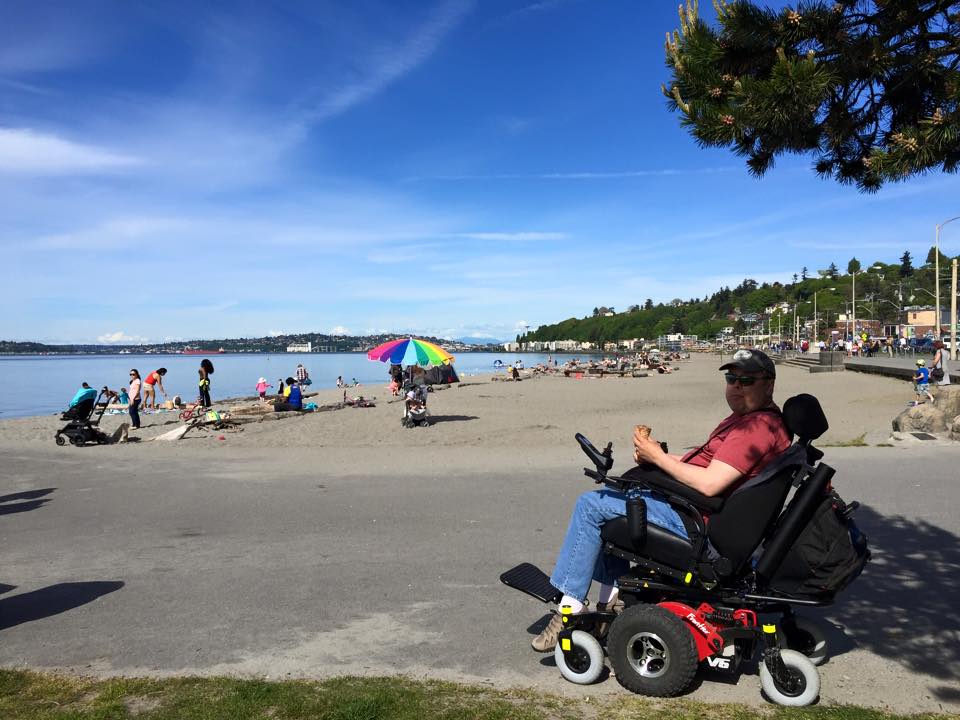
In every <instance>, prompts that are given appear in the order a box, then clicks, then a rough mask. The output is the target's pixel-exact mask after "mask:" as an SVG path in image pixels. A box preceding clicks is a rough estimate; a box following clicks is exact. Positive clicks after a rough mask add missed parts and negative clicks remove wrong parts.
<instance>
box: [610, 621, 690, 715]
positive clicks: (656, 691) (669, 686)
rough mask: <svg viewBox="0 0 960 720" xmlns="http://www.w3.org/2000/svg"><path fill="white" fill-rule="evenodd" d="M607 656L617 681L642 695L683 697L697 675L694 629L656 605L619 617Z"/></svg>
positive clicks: (613, 624) (612, 625)
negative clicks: (681, 694) (692, 631)
mask: <svg viewBox="0 0 960 720" xmlns="http://www.w3.org/2000/svg"><path fill="white" fill-rule="evenodd" d="M607 655H608V656H609V658H610V665H611V666H612V667H613V671H614V673H616V676H617V682H619V683H620V684H621V685H623V686H624V687H625V688H626V689H627V690H630V691H631V692H635V693H639V694H640V695H650V696H653V697H670V696H672V695H679V694H680V693H682V692H683V691H684V690H686V689H687V688H688V687H690V683H691V682H693V678H694V675H696V672H697V661H698V655H697V648H696V645H695V643H694V641H693V635H691V634H690V630H689V629H688V628H687V626H686V625H684V624H683V621H682V620H680V618H678V617H677V616H676V615H674V614H673V613H671V612H669V611H667V610H664V609H663V608H661V607H657V606H656V605H633V606H631V607H628V608H627V609H626V610H624V611H623V612H622V613H620V614H619V615H618V616H617V617H616V619H615V620H614V621H613V623H612V624H611V625H610V634H609V635H608V636H607Z"/></svg>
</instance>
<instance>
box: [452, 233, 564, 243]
mask: <svg viewBox="0 0 960 720" xmlns="http://www.w3.org/2000/svg"><path fill="white" fill-rule="evenodd" d="M454 237H461V238H469V239H471V240H509V241H514V242H522V241H525V240H566V239H567V238H568V237H570V236H569V235H568V234H567V233H562V232H474V233H457V234H456V235H455V236H454Z"/></svg>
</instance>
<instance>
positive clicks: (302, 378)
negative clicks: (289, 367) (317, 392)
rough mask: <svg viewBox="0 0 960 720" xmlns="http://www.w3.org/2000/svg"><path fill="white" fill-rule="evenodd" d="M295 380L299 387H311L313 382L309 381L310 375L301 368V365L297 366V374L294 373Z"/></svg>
mask: <svg viewBox="0 0 960 720" xmlns="http://www.w3.org/2000/svg"><path fill="white" fill-rule="evenodd" d="M295 375H296V378H297V383H299V385H300V386H301V387H303V386H305V385H313V380H311V379H310V373H308V372H307V369H306V368H305V367H304V366H303V363H299V364H298V365H297V372H296V373H295Z"/></svg>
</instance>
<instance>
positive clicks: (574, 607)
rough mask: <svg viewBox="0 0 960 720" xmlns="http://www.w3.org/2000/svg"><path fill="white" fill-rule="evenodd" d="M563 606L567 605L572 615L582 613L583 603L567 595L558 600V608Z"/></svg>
mask: <svg viewBox="0 0 960 720" xmlns="http://www.w3.org/2000/svg"><path fill="white" fill-rule="evenodd" d="M564 605H569V606H570V612H572V613H573V614H574V615H576V614H577V613H582V612H583V607H584V606H583V603H582V602H580V601H579V600H577V599H576V598H574V597H570V596H569V595H564V596H563V597H562V598H560V607H563V606H564Z"/></svg>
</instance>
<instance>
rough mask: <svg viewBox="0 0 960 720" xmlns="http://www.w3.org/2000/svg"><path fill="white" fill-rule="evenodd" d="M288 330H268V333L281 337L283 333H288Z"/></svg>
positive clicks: (271, 335)
mask: <svg viewBox="0 0 960 720" xmlns="http://www.w3.org/2000/svg"><path fill="white" fill-rule="evenodd" d="M286 334H287V332H286V330H267V335H269V336H270V337H280V336H281V335H286Z"/></svg>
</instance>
